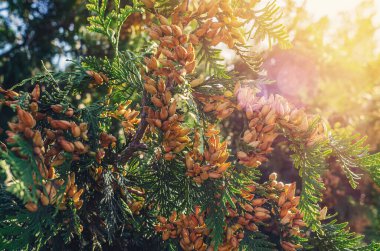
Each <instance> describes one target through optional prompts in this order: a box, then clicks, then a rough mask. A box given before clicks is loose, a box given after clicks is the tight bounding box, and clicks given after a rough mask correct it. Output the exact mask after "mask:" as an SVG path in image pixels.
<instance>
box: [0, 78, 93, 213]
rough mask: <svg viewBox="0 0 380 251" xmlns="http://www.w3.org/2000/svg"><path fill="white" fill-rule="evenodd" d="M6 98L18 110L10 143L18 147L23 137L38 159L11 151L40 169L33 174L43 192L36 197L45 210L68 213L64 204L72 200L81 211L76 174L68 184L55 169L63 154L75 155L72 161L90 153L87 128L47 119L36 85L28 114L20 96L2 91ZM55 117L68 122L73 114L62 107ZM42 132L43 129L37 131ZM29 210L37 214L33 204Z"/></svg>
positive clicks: (9, 133)
mask: <svg viewBox="0 0 380 251" xmlns="http://www.w3.org/2000/svg"><path fill="white" fill-rule="evenodd" d="M0 92H1V93H3V94H5V98H6V99H7V101H6V102H5V104H6V105H9V106H11V105H14V106H16V109H17V119H18V120H17V123H11V122H9V124H8V125H9V129H10V130H9V131H7V132H6V133H7V136H8V138H7V143H8V144H10V145H12V144H16V139H15V137H22V138H23V140H26V141H28V142H30V144H31V145H32V146H33V151H34V154H35V156H36V158H35V159H29V157H28V156H25V155H23V154H22V152H21V150H22V149H20V148H19V147H18V146H14V147H12V148H11V151H13V152H14V153H15V154H16V155H17V156H18V157H20V158H21V159H25V160H27V161H32V162H34V163H35V165H36V166H37V169H38V172H34V182H35V184H36V185H37V186H40V187H41V189H37V190H36V193H37V194H36V197H37V198H39V199H40V203H41V204H42V205H43V206H47V205H55V204H57V203H59V205H58V208H59V209H65V208H66V206H65V202H66V201H67V199H68V198H71V199H72V200H73V202H74V205H75V207H77V208H80V207H81V206H82V205H83V201H82V200H80V196H81V194H82V193H83V189H80V190H78V189H77V186H76V185H75V174H74V173H72V174H71V175H70V176H69V177H67V182H66V184H65V181H64V177H57V175H56V168H58V167H59V166H60V165H61V164H62V163H63V162H64V161H66V157H65V156H64V153H65V152H66V153H70V154H72V160H78V159H79V158H80V155H82V154H85V153H88V152H89V147H88V146H87V145H86V144H85V143H84V141H85V140H86V139H87V125H86V124H80V125H77V124H76V123H75V122H73V121H71V122H69V121H67V120H55V119H52V118H51V117H48V116H47V115H46V113H44V112H42V111H39V105H38V102H39V99H40V95H41V89H40V86H39V85H36V86H35V88H34V89H33V91H32V92H31V93H30V100H29V105H28V108H29V111H30V112H29V111H26V110H24V109H22V108H21V107H20V104H19V101H18V98H17V97H18V94H17V93H15V92H10V91H5V90H0ZM50 109H51V111H52V113H57V114H62V116H65V117H67V118H72V117H73V115H74V110H73V109H72V108H68V109H66V110H65V111H64V109H63V107H62V106H60V105H52V106H51V107H50ZM37 123H46V124H49V125H50V128H46V127H45V128H44V129H43V130H42V131H41V130H40V129H37V128H36V125H37ZM38 128H40V127H38ZM65 135H70V138H72V139H73V140H72V141H71V140H67V139H66V137H65ZM63 185H65V186H66V188H65V193H64V194H63V196H62V197H61V198H58V194H57V190H58V189H59V187H61V186H63ZM25 206H26V208H27V209H28V210H30V211H33V212H34V211H36V210H38V205H37V204H35V203H34V202H28V203H27V204H26V205H25Z"/></svg>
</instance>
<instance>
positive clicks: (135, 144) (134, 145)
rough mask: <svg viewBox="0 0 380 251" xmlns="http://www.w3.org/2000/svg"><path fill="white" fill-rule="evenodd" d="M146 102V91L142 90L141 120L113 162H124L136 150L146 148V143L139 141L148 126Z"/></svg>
mask: <svg viewBox="0 0 380 251" xmlns="http://www.w3.org/2000/svg"><path fill="white" fill-rule="evenodd" d="M146 103H147V93H146V91H145V90H144V91H143V96H142V102H141V104H142V113H141V122H140V124H139V126H138V128H137V131H136V134H135V135H134V136H133V138H132V141H131V142H130V143H129V144H128V146H127V147H126V148H124V149H123V150H122V151H121V152H120V154H119V155H118V156H117V158H116V159H115V163H119V164H122V165H123V164H125V163H126V162H127V161H128V160H129V159H130V158H131V157H132V156H133V153H135V152H136V151H138V150H143V149H146V145H145V144H143V143H141V142H140V141H141V139H142V138H143V137H144V134H145V130H146V128H147V126H148V122H147V121H146V116H147V114H146V111H145V109H144V107H145V105H146Z"/></svg>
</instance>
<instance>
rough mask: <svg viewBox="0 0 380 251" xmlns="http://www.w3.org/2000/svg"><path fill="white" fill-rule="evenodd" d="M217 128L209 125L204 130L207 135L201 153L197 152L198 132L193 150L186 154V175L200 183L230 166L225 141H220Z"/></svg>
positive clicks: (214, 177)
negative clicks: (205, 143)
mask: <svg viewBox="0 0 380 251" xmlns="http://www.w3.org/2000/svg"><path fill="white" fill-rule="evenodd" d="M219 133H220V131H219V130H216V129H215V128H214V127H213V126H209V128H207V130H206V131H205V132H204V135H205V136H206V137H207V145H206V146H205V149H204V152H203V154H201V153H200V152H199V145H200V142H199V137H200V135H199V133H198V132H196V133H195V136H194V144H193V150H192V151H190V152H188V153H187V154H186V168H187V172H186V175H188V176H190V177H193V180H194V181H195V182H196V183H198V184H201V183H202V182H204V181H205V180H207V179H218V178H221V177H222V176H223V173H224V172H225V171H226V170H227V169H228V167H230V165H231V163H230V162H226V161H227V159H228V156H229V154H228V151H227V141H224V142H220V138H219Z"/></svg>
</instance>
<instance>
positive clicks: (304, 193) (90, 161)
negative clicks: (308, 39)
mask: <svg viewBox="0 0 380 251" xmlns="http://www.w3.org/2000/svg"><path fill="white" fill-rule="evenodd" d="M110 6H112V7H113V8H112V9H109V8H110ZM87 8H88V10H89V11H91V12H92V13H93V15H94V16H92V17H90V18H89V23H90V26H89V30H91V31H94V32H97V33H100V34H102V35H104V36H106V37H107V38H108V39H109V41H110V42H111V44H112V45H113V46H114V51H115V54H114V57H112V58H108V57H104V58H98V57H91V56H90V57H85V58H82V59H81V61H80V62H74V67H73V70H72V71H68V72H63V73H53V72H48V71H47V72H46V73H44V74H41V75H37V76H35V77H32V78H29V79H26V80H24V81H22V82H21V83H20V85H19V86H15V88H14V90H17V88H18V87H20V86H24V87H27V89H30V90H31V91H30V92H26V91H19V92H18V93H16V92H15V91H14V90H4V89H0V101H1V103H2V104H3V105H5V106H8V107H9V108H10V109H12V111H13V112H14V113H15V118H14V119H13V120H11V121H9V123H8V128H7V132H6V134H7V137H6V141H5V142H4V143H3V142H0V143H1V145H0V156H1V160H0V167H1V176H0V177H1V179H2V181H4V185H3V186H1V190H0V191H1V193H0V202H1V203H0V204H1V206H0V214H1V215H4V216H5V217H4V219H2V221H1V223H0V247H1V248H2V249H5V250H29V249H31V250H33V249H35V250H41V249H74V248H78V247H79V248H81V249H92V250H107V249H115V250H129V249H131V250H152V249H168V250H177V249H184V250H206V249H208V248H209V250H212V249H214V250H237V249H240V250H281V249H283V250H286V251H293V250H301V249H302V248H305V249H306V248H310V249H314V250H357V248H362V249H359V250H371V249H373V250H374V249H375V248H376V247H378V244H376V243H373V244H371V245H370V246H367V247H365V245H364V243H363V242H362V238H361V237H358V236H356V235H355V234H353V233H350V232H349V231H348V230H346V224H345V223H342V224H337V223H336V222H335V221H334V220H332V221H330V222H328V223H323V222H321V221H323V220H324V219H325V215H323V214H326V212H324V211H323V210H321V209H320V206H319V203H320V201H321V193H322V190H323V189H324V184H323V182H322V181H321V175H322V174H323V173H324V172H326V171H327V170H328V165H327V159H328V158H334V159H336V161H337V162H338V163H339V164H340V165H341V166H342V168H343V170H344V172H345V173H346V175H347V178H348V179H349V181H350V183H351V185H352V186H353V187H355V186H356V182H357V180H358V179H359V178H360V176H359V175H358V174H356V171H357V169H360V170H362V171H366V172H369V173H371V175H372V176H373V177H374V180H375V181H378V180H379V177H380V169H379V168H378V165H379V163H380V160H379V157H378V155H369V154H368V150H367V148H366V147H365V146H363V142H364V140H363V139H360V138H358V137H356V136H352V135H351V134H348V133H347V132H342V131H337V130H333V129H330V128H326V127H325V126H324V125H323V123H322V122H321V120H320V119H315V118H314V117H312V116H309V115H307V114H305V113H304V112H303V111H302V110H299V109H297V108H295V107H293V106H292V105H291V104H289V103H288V102H286V100H285V99H283V98H281V97H277V96H276V97H274V96H270V97H263V96H260V95H259V94H258V93H257V89H256V86H249V85H248V84H247V83H246V82H245V81H242V80H244V76H239V75H238V73H236V72H231V71H228V70H227V68H226V66H225V65H223V64H222V63H221V55H220V52H221V51H220V50H219V49H217V48H215V46H216V45H218V44H220V43H223V44H226V45H227V46H229V47H230V48H231V49H233V50H235V51H236V53H237V55H240V56H242V57H243V59H244V60H245V61H246V63H247V64H248V65H249V66H250V67H251V69H252V70H254V71H255V72H258V71H259V69H260V66H261V60H260V59H259V57H258V56H252V57H251V56H250V57H248V56H246V55H243V54H246V52H247V51H243V49H242V48H247V47H246V45H245V39H247V38H249V37H253V38H254V39H255V40H256V41H257V40H259V41H262V40H263V39H266V40H267V41H269V42H270V43H272V42H274V41H277V42H278V43H279V44H280V45H282V46H284V47H286V46H288V44H289V42H288V39H287V34H286V32H285V30H284V27H283V25H281V24H279V23H278V20H279V17H280V12H279V8H278V7H277V6H276V5H275V3H274V2H270V3H268V5H266V6H265V7H264V8H263V9H259V7H258V6H257V1H254V0H253V1H228V0H223V1H220V2H219V1H215V2H214V1H211V2H206V1H194V2H192V1H180V2H177V1H170V0H169V1H164V0H160V1H157V2H154V1H151V0H141V3H140V2H137V1H133V2H132V3H130V5H125V6H124V7H121V6H120V2H119V1H114V2H113V3H112V4H110V3H108V1H105V0H102V1H100V3H99V1H95V0H91V1H89V4H88V5H87ZM137 11H141V12H144V13H145V15H146V16H150V17H151V18H152V19H153V20H154V22H150V23H149V22H147V23H142V24H141V25H142V26H144V27H145V26H146V27H147V29H146V32H145V33H144V32H143V33H144V34H142V36H147V34H149V36H150V38H151V39H152V41H151V42H149V43H147V44H146V45H144V46H143V47H142V48H143V49H142V50H141V51H129V50H126V51H119V44H118V43H119V37H120V30H121V27H122V25H123V23H124V22H125V21H126V20H127V18H128V16H129V15H131V14H132V13H134V12H137ZM252 13H254V14H253V16H252ZM249 24H251V25H252V29H251V31H250V32H249V33H250V34H248V36H247V37H246V36H244V35H243V33H244V32H243V26H244V25H249ZM245 50H246V49H245ZM202 76H206V77H202ZM231 114H240V115H241V116H242V117H243V120H242V123H244V129H245V131H244V132H241V138H242V139H241V140H240V141H241V144H240V145H239V149H230V147H229V146H228V141H227V140H226V139H223V138H222V136H221V133H220V128H221V127H222V125H223V124H222V123H220V122H221V121H222V120H223V119H225V118H227V117H228V116H230V115H231ZM277 136H282V138H283V139H285V140H286V142H287V144H288V145H289V148H290V149H291V151H292V156H291V157H292V160H293V162H294V166H295V168H297V169H298V170H299V176H300V178H301V179H302V187H301V189H302V190H301V194H300V197H298V196H296V194H295V193H296V186H295V183H291V184H283V183H282V182H280V181H277V175H276V174H275V173H273V174H271V175H270V176H269V178H268V179H266V177H265V179H266V180H267V181H265V182H259V177H260V176H261V170H260V166H261V164H262V163H263V162H265V161H266V160H267V158H269V156H270V152H271V145H272V143H273V141H274V140H275V139H276V137H277Z"/></svg>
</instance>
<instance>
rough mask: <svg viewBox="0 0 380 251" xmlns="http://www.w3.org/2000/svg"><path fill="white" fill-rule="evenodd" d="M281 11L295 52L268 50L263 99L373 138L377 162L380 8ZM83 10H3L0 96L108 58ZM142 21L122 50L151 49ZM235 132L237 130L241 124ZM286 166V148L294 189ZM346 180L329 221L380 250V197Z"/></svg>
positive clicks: (280, 158)
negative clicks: (36, 78) (87, 59)
mask: <svg viewBox="0 0 380 251" xmlns="http://www.w3.org/2000/svg"><path fill="white" fill-rule="evenodd" d="M124 2H125V1H124ZM262 2H266V0H265V1H264V0H263V1H262ZM277 2H278V3H279V5H280V6H281V7H282V8H283V16H282V19H281V22H282V23H284V24H285V26H286V27H287V28H288V31H289V34H290V38H291V41H292V44H293V47H292V48H291V49H287V50H283V49H281V48H278V47H276V46H273V47H272V48H271V49H270V50H263V55H262V56H263V59H264V60H263V73H265V74H266V75H267V78H268V79H270V80H273V83H272V84H270V85H268V84H263V85H262V88H263V90H264V93H266V94H269V93H278V94H280V95H282V96H285V97H286V98H287V99H288V100H289V101H290V102H292V103H293V104H295V105H296V106H298V107H303V108H305V109H306V110H307V111H308V112H310V113H319V114H321V115H322V117H324V118H326V119H327V120H328V121H329V123H330V125H331V127H336V128H342V130H350V131H352V132H357V133H360V134H362V135H367V136H368V139H367V143H368V144H369V145H370V149H371V151H372V152H378V151H379V150H380V0H333V1H332V0H308V1H305V0H279V1H277ZM85 4H86V3H85V1H83V0H8V1H0V86H2V87H5V88H9V87H12V86H13V85H15V84H16V83H18V82H20V81H21V80H23V79H25V78H28V77H30V76H32V75H34V74H37V73H39V72H42V71H44V70H45V69H49V70H54V71H56V70H70V62H69V61H67V60H70V59H72V60H78V59H79V57H80V56H82V55H93V56H110V53H111V51H112V50H111V49H110V44H109V42H108V41H107V40H105V39H104V38H103V37H101V36H98V35H96V34H93V33H91V34H89V33H88V32H87V31H86V29H85V26H86V25H87V20H86V19H87V17H88V16H89V13H88V12H87V10H86V8H85ZM141 20H142V17H141V16H139V15H138V14H136V15H133V16H132V17H131V18H130V19H128V20H127V22H126V24H125V25H124V27H123V32H122V41H121V43H120V44H121V45H122V46H123V47H124V48H129V49H131V48H137V47H138V45H139V42H138V41H139V40H140V39H144V37H143V36H139V35H136V34H139V33H138V31H139V29H141ZM146 21H147V19H146V17H145V19H144V22H146ZM254 46H255V47H260V48H262V45H259V46H257V45H254ZM225 56H226V61H227V62H229V61H232V62H233V63H234V64H235V65H236V67H235V70H236V71H239V72H241V73H242V74H246V75H247V76H249V77H253V78H255V77H257V76H256V75H255V74H252V73H250V72H249V71H248V69H245V68H244V67H243V65H244V64H240V63H239V59H238V58H236V57H234V56H233V54H231V53H228V52H226V54H225ZM5 116H7V111H4V110H1V108H0V117H5ZM4 121H5V120H4V119H2V120H0V127H3V128H4V126H5V125H2V124H1V123H4ZM232 123H233V124H232V125H231V128H234V129H236V127H234V126H235V125H236V126H237V124H238V123H236V120H235V121H232ZM287 156H288V149H287V148H286V145H285V144H281V142H280V143H278V144H277V145H276V147H275V149H274V152H273V158H272V161H271V162H270V163H269V164H268V167H267V168H266V169H265V170H266V172H268V173H270V172H272V171H276V172H278V173H279V176H280V179H282V180H284V181H288V182H290V181H292V180H295V179H296V178H297V173H296V171H295V170H294V168H291V162H290V160H289V158H288V157H287ZM339 170H340V169H339V168H335V167H334V166H333V165H332V166H331V171H329V172H326V174H325V175H324V180H325V183H326V186H327V189H326V192H325V195H324V196H325V200H324V203H325V204H326V205H327V206H328V207H330V208H331V213H334V212H338V213H339V220H340V221H349V222H350V227H351V228H352V229H353V230H354V231H357V232H359V233H365V234H366V235H367V237H366V238H367V240H368V241H369V240H377V241H380V188H378V187H376V186H375V185H374V184H373V183H372V182H371V181H370V179H369V177H365V176H363V179H362V181H361V183H360V186H359V189H357V190H353V189H351V187H350V185H349V183H348V182H347V179H346V178H345V176H344V174H342V173H341V172H340V171H339Z"/></svg>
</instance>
